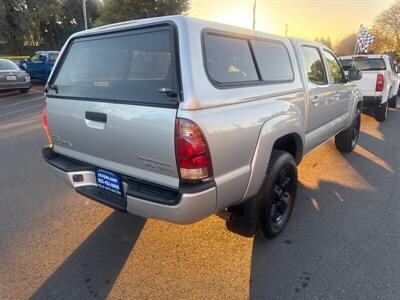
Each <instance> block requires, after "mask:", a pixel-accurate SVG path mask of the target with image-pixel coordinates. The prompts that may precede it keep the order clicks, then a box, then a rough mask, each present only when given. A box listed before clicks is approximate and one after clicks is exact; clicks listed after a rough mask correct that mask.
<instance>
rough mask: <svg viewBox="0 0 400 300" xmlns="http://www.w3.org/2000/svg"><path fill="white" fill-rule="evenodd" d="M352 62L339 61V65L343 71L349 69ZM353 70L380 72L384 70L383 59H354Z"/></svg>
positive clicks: (349, 60)
mask: <svg viewBox="0 0 400 300" xmlns="http://www.w3.org/2000/svg"><path fill="white" fill-rule="evenodd" d="M352 62H353V60H352V59H340V63H341V64H342V66H343V69H344V70H345V71H347V70H349V69H350V68H351V64H352ZM354 68H356V69H359V70H363V71H380V70H386V65H385V61H384V60H383V58H366V57H356V58H355V59H354Z"/></svg>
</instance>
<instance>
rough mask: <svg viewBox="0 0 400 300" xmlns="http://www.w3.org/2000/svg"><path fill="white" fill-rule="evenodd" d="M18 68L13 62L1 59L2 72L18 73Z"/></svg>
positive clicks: (0, 69) (0, 68) (0, 67)
mask: <svg viewBox="0 0 400 300" xmlns="http://www.w3.org/2000/svg"><path fill="white" fill-rule="evenodd" d="M18 70H19V68H18V66H17V65H16V64H15V63H14V62H13V61H11V60H6V59H0V71H18Z"/></svg>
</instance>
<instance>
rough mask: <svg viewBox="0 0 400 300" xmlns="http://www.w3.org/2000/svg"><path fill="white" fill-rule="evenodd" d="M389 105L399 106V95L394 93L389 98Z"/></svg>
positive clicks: (392, 106)
mask: <svg viewBox="0 0 400 300" xmlns="http://www.w3.org/2000/svg"><path fill="white" fill-rule="evenodd" d="M389 107H391V108H396V107H397V95H394V96H393V97H392V98H391V99H390V100H389Z"/></svg>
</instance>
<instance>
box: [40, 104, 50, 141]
mask: <svg viewBox="0 0 400 300" xmlns="http://www.w3.org/2000/svg"><path fill="white" fill-rule="evenodd" d="M42 125H43V129H44V132H45V133H46V136H47V140H48V141H49V147H50V148H51V147H53V139H52V138H51V133H50V130H49V127H48V122H47V105H46V104H44V107H43V110H42Z"/></svg>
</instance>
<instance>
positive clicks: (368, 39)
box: [357, 25, 374, 53]
mask: <svg viewBox="0 0 400 300" xmlns="http://www.w3.org/2000/svg"><path fill="white" fill-rule="evenodd" d="M373 41H374V37H373V36H372V34H370V33H369V32H368V30H367V28H365V27H364V26H363V25H361V26H360V31H359V32H358V38H357V45H358V49H359V50H360V52H365V53H366V52H367V51H368V46H369V45H370V44H372V42H373Z"/></svg>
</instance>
